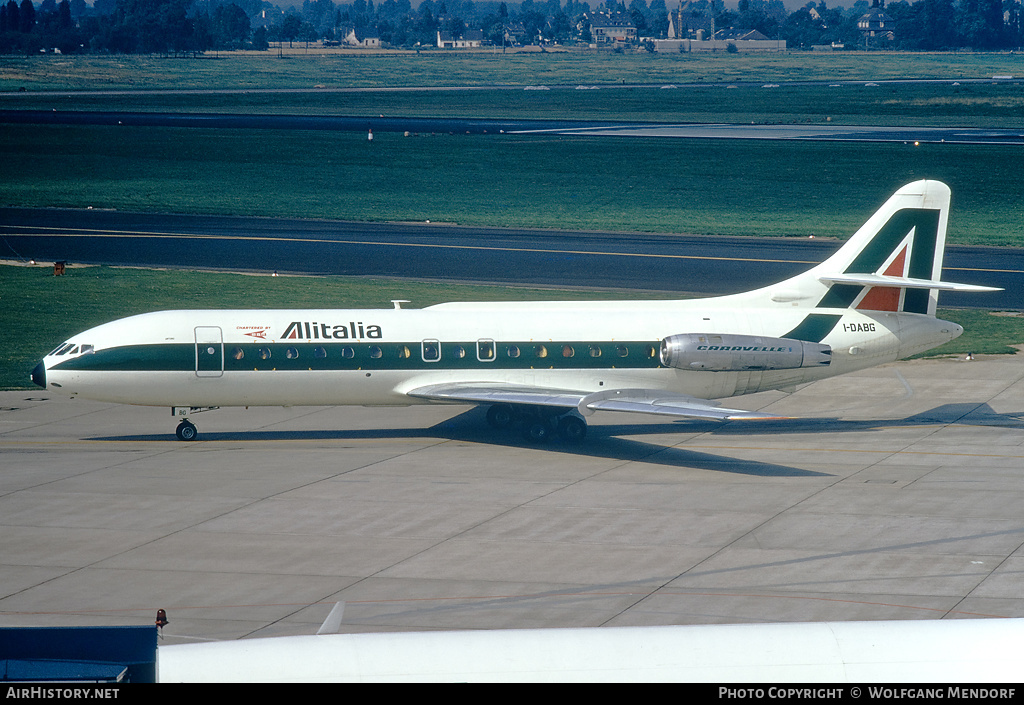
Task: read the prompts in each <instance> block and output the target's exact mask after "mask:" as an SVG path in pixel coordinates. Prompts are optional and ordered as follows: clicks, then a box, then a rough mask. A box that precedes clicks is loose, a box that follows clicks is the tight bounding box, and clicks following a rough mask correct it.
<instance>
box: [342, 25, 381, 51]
mask: <svg viewBox="0 0 1024 705" xmlns="http://www.w3.org/2000/svg"><path fill="white" fill-rule="evenodd" d="M344 33H345V34H344V37H345V38H344V39H342V40H341V43H342V44H344V45H345V46H348V47H360V48H362V49H376V48H378V47H380V35H378V34H377V30H375V29H370V28H369V27H349V28H348V29H347V30H344Z"/></svg>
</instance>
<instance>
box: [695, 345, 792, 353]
mask: <svg viewBox="0 0 1024 705" xmlns="http://www.w3.org/2000/svg"><path fill="white" fill-rule="evenodd" d="M697 349H698V350H718V351H725V350H728V351H730V352H793V348H791V347H789V348H770V347H758V346H756V345H750V346H744V345H698V346H697Z"/></svg>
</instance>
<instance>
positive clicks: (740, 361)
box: [661, 333, 832, 372]
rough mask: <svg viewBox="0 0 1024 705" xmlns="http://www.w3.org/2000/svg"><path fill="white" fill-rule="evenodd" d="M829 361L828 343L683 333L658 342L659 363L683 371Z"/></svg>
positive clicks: (780, 366) (787, 367) (790, 366)
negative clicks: (659, 343)
mask: <svg viewBox="0 0 1024 705" xmlns="http://www.w3.org/2000/svg"><path fill="white" fill-rule="evenodd" d="M831 361H832V348H831V346H828V345H822V344H821V343H808V342H805V341H803V340H792V339H790V338H767V337H764V336H758V335H712V334H707V333H683V334H680V335H670V336H669V337H667V338H665V339H664V340H663V341H661V364H662V365H664V366H665V367H677V368H679V369H683V370H710V371H712V372H741V371H745V370H793V369H797V368H799V367H821V366H823V365H828V364H829V363H830V362H831Z"/></svg>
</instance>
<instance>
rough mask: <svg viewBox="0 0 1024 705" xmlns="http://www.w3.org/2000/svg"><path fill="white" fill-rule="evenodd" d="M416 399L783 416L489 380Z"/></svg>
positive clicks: (723, 416)
mask: <svg viewBox="0 0 1024 705" xmlns="http://www.w3.org/2000/svg"><path fill="white" fill-rule="evenodd" d="M407 394H408V395H409V396H411V397H416V398H418V399H429V400H430V401H442V402H470V403H474V404H526V405H535V406H553V407H561V408H565V409H572V408H576V409H578V410H579V412H580V413H581V414H583V415H584V416H589V415H590V414H593V413H594V412H595V411H623V412H629V413H634V414H654V415H659V416H676V417H683V418H697V419H712V420H716V421H734V420H740V419H782V418H787V417H784V416H778V415H777V414H766V413H762V412H758V411H745V410H742V409H728V408H723V407H720V406H719V405H718V404H717V403H716V402H714V401H710V400H708V399H698V398H696V397H691V396H686V395H685V394H674V393H672V392H665V391H663V390H659V389H610V390H603V391H600V392H594V393H588V392H580V391H576V390H571V389H548V388H545V387H525V386H519V385H511V384H510V385H503V384H488V383H475V384H474V383H462V384H433V385H428V386H425V387H418V388H416V389H413V390H410V391H409V392H407Z"/></svg>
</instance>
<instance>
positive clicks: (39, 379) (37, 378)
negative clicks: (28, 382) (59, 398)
mask: <svg viewBox="0 0 1024 705" xmlns="http://www.w3.org/2000/svg"><path fill="white" fill-rule="evenodd" d="M32 381H33V382H35V383H36V384H38V385H39V386H40V387H42V388H43V389H46V365H44V364H43V363H41V362H40V363H39V364H38V365H36V366H35V369H33V370H32Z"/></svg>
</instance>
